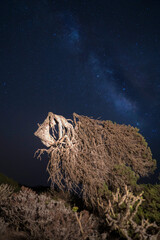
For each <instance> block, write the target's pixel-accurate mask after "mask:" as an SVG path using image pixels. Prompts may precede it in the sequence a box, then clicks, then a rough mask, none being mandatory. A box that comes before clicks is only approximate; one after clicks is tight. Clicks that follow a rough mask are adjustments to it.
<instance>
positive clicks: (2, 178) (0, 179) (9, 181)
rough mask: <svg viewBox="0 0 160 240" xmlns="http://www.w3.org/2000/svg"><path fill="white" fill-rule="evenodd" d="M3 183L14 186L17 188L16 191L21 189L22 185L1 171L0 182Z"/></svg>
mask: <svg viewBox="0 0 160 240" xmlns="http://www.w3.org/2000/svg"><path fill="white" fill-rule="evenodd" d="M2 183H5V184H8V185H11V186H13V187H14V188H15V191H19V190H20V186H19V184H18V183H17V182H16V181H14V180H13V179H11V178H9V177H7V176H5V175H4V174H3V173H0V184H2Z"/></svg>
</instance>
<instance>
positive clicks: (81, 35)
mask: <svg viewBox="0 0 160 240" xmlns="http://www.w3.org/2000/svg"><path fill="white" fill-rule="evenodd" d="M50 111H51V112H53V113H55V114H59V115H63V116H64V117H66V118H72V113H73V112H76V113H78V114H81V115H87V116H92V117H94V118H98V117H101V119H104V120H112V121H113V122H117V123H121V124H122V123H124V124H127V125H128V124H131V125H133V126H135V127H138V128H140V133H142V134H143V136H144V137H145V138H146V140H147V142H148V144H149V146H150V147H151V150H152V153H153V158H155V159H156V160H157V165H158V169H160V147H159V142H160V120H159V118H160V1H159V0H157V1H156V0H134V1H133V0H71V1H67V0H63V1H61V0H57V1H53V0H1V1H0V114H1V116H0V123H1V124H0V146H1V150H0V172H2V173H4V174H6V175H7V176H9V177H11V178H13V179H15V180H16V181H18V182H20V183H21V184H26V185H30V186H31V185H32V186H33V185H46V184H47V178H48V175H47V173H46V164H47V156H44V157H43V158H42V161H39V160H37V159H36V158H34V157H33V155H34V152H35V151H36V150H37V149H38V148H43V145H42V144H41V143H40V140H39V139H38V138H36V137H35V136H34V132H35V131H36V130H37V123H42V122H43V121H44V119H45V118H46V116H47V114H48V112H50ZM44 147H45V146H44Z"/></svg>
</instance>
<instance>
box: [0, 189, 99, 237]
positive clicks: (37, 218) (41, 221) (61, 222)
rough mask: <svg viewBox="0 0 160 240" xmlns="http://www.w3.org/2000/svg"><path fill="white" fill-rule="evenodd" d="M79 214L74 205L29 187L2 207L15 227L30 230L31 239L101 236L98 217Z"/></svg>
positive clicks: (3, 215)
mask: <svg viewBox="0 0 160 240" xmlns="http://www.w3.org/2000/svg"><path fill="white" fill-rule="evenodd" d="M76 214H77V215H76V216H75V213H74V212H73V211H72V209H71V208H70V207H68V208H66V207H65V203H64V202H63V201H55V200H53V199H52V198H51V197H49V196H47V195H45V194H40V195H38V194H36V193H35V192H34V191H32V190H31V189H29V188H25V187H22V188H21V191H20V192H19V193H14V194H13V195H12V196H11V197H10V198H9V199H8V201H6V202H4V203H3V205H2V206H1V216H2V217H3V219H4V220H5V222H7V223H8V225H9V227H10V228H12V229H14V230H17V231H20V232H22V231H23V232H25V233H27V234H28V237H27V238H26V239H28V240H32V239H34V240H39V239H43V240H51V239H57V240H61V239H64V240H65V239H68V240H69V239H73V240H74V239H75V240H77V239H84V237H90V239H91V238H92V236H95V237H97V238H98V237H100V234H99V233H98V227H99V222H98V218H96V217H94V216H93V215H92V214H89V213H88V212H87V211H85V210H84V211H82V212H81V213H76ZM77 217H78V220H80V224H81V228H82V229H83V235H82V233H81V229H80V225H79V222H78V221H77Z"/></svg>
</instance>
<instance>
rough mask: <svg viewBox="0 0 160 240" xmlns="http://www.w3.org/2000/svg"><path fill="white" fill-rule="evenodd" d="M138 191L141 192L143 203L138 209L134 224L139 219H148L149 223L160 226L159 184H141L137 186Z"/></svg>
mask: <svg viewBox="0 0 160 240" xmlns="http://www.w3.org/2000/svg"><path fill="white" fill-rule="evenodd" d="M139 188H140V191H141V190H143V191H144V194H143V197H144V199H145V201H144V202H143V203H142V205H141V206H140V207H139V209H138V214H137V217H136V222H139V221H140V219H142V218H145V219H149V221H150V222H154V221H155V222H156V223H157V224H158V225H160V184H156V185H151V184H146V185H145V184H142V185H140V186H139Z"/></svg>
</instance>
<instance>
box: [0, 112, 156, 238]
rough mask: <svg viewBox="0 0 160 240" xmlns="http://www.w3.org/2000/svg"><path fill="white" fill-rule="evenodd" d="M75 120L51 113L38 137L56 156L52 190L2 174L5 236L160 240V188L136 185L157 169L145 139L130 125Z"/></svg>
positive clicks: (1, 230) (0, 232) (0, 228)
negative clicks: (56, 131)
mask: <svg viewBox="0 0 160 240" xmlns="http://www.w3.org/2000/svg"><path fill="white" fill-rule="evenodd" d="M73 118H74V121H73V122H72V123H69V121H68V120H66V119H65V118H63V117H62V116H58V115H55V114H52V113H49V114H48V117H47V118H46V120H45V121H44V123H43V124H41V125H39V128H38V130H37V131H36V133H35V135H36V136H38V137H39V138H40V139H41V140H42V142H43V143H44V144H45V145H46V146H47V147H48V148H47V149H41V150H38V151H37V154H38V157H41V155H42V154H43V152H47V153H48V154H49V163H48V166H47V170H48V172H49V175H50V180H51V187H50V188H48V187H46V188H44V187H43V188H42V187H35V188H29V187H24V186H22V187H21V186H19V185H18V183H16V182H15V181H13V180H11V179H9V178H7V177H5V176H4V175H2V174H1V175H0V184H1V185H0V239H4V240H5V239H8V240H11V239H31V240H32V239H35V240H36V239H37V240H38V239H42V240H43V239H44V240H49V239H57V240H59V239H86V240H87V239H89V240H94V239H95V240H98V239H102V240H103V239H104V240H105V239H133V240H134V239H135V240H136V239H137V240H138V239H149V240H150V239H157V240H158V239H159V237H160V234H159V230H160V229H159V228H160V184H155V185H151V184H138V183H137V181H138V179H140V178H141V177H143V176H148V175H149V174H151V173H153V171H154V169H155V166H156V161H155V160H153V159H152V153H151V150H150V148H149V147H148V145H147V143H146V141H145V139H144V137H143V136H142V135H141V134H140V133H139V130H138V129H137V128H133V127H131V126H126V125H119V124H116V123H112V122H111V121H100V120H94V119H91V118H88V117H85V116H79V115H78V114H74V115H73ZM55 129H57V130H58V133H56V134H54V130H55ZM4 183H5V185H4ZM6 184H7V185H6Z"/></svg>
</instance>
